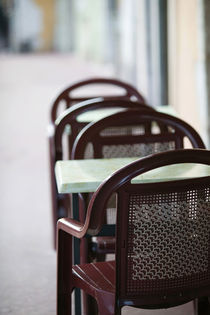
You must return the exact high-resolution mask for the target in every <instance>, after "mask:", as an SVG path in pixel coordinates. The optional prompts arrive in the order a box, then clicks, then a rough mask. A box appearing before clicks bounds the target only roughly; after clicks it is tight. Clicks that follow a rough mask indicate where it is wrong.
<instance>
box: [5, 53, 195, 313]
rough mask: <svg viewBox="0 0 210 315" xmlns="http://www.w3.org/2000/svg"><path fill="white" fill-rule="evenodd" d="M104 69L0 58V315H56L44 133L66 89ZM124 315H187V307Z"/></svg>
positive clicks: (56, 60) (48, 59) (72, 61)
mask: <svg viewBox="0 0 210 315" xmlns="http://www.w3.org/2000/svg"><path fill="white" fill-rule="evenodd" d="M110 73H111V69H110V67H105V68H104V67H101V66H98V65H93V64H91V63H85V62H82V61H80V60H79V59H78V58H75V57H72V56H69V55H62V56H61V55H7V56H6V55H0V107H1V116H0V174H1V181H0V188H1V198H0V211H1V219H0V314H1V315H3V314H12V315H48V314H55V290H56V281H55V277H56V255H55V251H54V250H53V248H52V229H51V213H50V195H49V174H48V146H47V137H46V126H47V123H48V120H49V108H50V104H51V102H52V99H53V98H54V97H55V96H56V94H57V93H58V92H59V91H61V90H62V89H63V88H64V87H66V86H67V85H68V84H70V83H73V82H75V81H77V80H80V79H84V78H88V77H91V76H102V75H109V74H110ZM123 314H131V315H134V314H136V315H137V314H139V315H147V314H148V315H150V314H151V315H152V314H154V315H155V314H156V315H164V314H166V315H175V314H176V315H191V314H193V313H192V304H187V305H185V306H183V307H177V308H174V309H171V310H170V311H169V310H161V311H142V310H133V309H132V310H127V311H125V312H123Z"/></svg>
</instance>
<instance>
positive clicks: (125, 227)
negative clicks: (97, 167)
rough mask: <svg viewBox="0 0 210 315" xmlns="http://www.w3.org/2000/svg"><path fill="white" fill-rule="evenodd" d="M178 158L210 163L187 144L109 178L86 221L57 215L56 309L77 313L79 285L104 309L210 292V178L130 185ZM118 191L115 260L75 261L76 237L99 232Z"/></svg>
mask: <svg viewBox="0 0 210 315" xmlns="http://www.w3.org/2000/svg"><path fill="white" fill-rule="evenodd" d="M180 163H196V164H197V163H199V164H206V165H210V151H207V150H200V149H186V150H185V149H184V150H183V149H182V150H175V151H167V152H162V153H158V154H153V155H150V156H148V157H145V158H142V159H140V160H137V161H135V162H133V163H131V164H129V165H127V166H125V167H123V168H121V169H120V170H118V171H117V172H115V173H114V174H113V175H112V176H110V177H109V178H108V179H106V180H104V182H103V183H102V184H101V185H100V186H99V188H98V189H97V191H96V192H95V193H94V195H93V196H92V198H91V200H90V203H89V205H88V209H87V216H86V220H85V222H84V223H81V222H78V221H75V220H73V219H69V218H64V219H61V220H59V221H58V234H57V235H58V248H57V255H58V260H57V263H58V265H57V314H58V315H67V314H68V315H70V314H71V293H72V291H73V290H74V288H80V289H82V290H84V291H85V292H86V293H87V294H89V295H91V296H92V297H94V298H95V299H96V301H97V305H98V310H99V314H101V315H102V314H103V315H108V314H121V308H122V307H123V306H125V305H128V306H134V307H138V308H145V309H161V308H169V307H173V306H177V305H181V304H184V303H187V302H189V301H193V300H195V299H197V298H201V297H204V298H205V297H208V296H209V295H210V239H209V235H210V176H205V177H198V178H188V179H177V178H176V179H175V180H173V179H170V180H168V181H167V180H165V181H159V182H144V183H143V182H142V183H138V184H134V183H131V180H132V179H133V178H135V177H136V176H137V175H141V174H144V173H146V172H148V171H150V170H154V169H158V168H159V167H162V166H167V165H172V164H180ZM180 167H182V166H181V165H180ZM198 175H199V174H198ZM113 193H116V195H117V222H116V256H115V257H116V258H115V261H108V262H107V261H106V262H96V263H91V264H82V265H73V266H72V247H71V245H72V236H74V237H76V238H80V239H81V238H83V237H84V236H85V235H86V234H89V235H97V234H98V233H99V231H100V230H101V228H102V226H103V218H104V216H105V212H106V209H107V201H108V200H109V199H110V197H111V196H112V194H113ZM200 314H202V315H204V314H206V315H207V314H209V309H208V310H206V311H205V310H203V309H202V313H200Z"/></svg>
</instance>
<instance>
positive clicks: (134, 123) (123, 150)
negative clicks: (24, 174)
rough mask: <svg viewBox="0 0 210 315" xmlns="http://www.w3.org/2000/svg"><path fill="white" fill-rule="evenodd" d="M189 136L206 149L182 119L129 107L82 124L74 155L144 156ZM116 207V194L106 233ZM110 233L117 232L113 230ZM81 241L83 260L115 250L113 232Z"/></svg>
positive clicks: (183, 142) (180, 145)
mask: <svg viewBox="0 0 210 315" xmlns="http://www.w3.org/2000/svg"><path fill="white" fill-rule="evenodd" d="M148 126H150V127H151V128H148ZM186 140H188V142H189V143H188V145H189V146H190V147H192V148H202V149H205V145H204V143H203V141H202V139H201V137H200V136H199V134H198V133H197V132H196V131H195V130H194V129H193V128H192V127H191V126H190V125H189V124H187V123H186V122H184V121H183V120H181V119H178V118H176V117H173V116H170V115H167V114H163V113H159V112H156V111H151V110H150V111H148V110H142V111H136V110H132V111H131V110H126V111H124V112H120V113H116V114H114V115H111V116H109V117H106V118H104V119H101V120H99V121H97V122H93V123H90V124H89V125H87V126H86V127H85V128H83V130H82V131H81V132H80V133H79V134H78V136H77V138H76V139H75V141H74V145H73V149H72V156H71V158H72V159H84V158H114V157H144V156H147V155H149V154H154V153H158V152H162V151H167V150H175V149H183V148H185V146H186ZM90 147H91V149H90ZM90 153H91V155H90ZM87 203H88V201H87ZM115 208H116V203H115V200H114V196H113V198H112V201H111V202H110V203H109V204H108V208H107V218H106V222H107V224H108V225H109V226H107V227H106V225H104V229H103V234H104V230H106V229H107V228H109V230H110V228H111V224H112V225H113V224H115V218H116V211H115ZM85 213H86V210H85V207H80V218H82V221H84V218H85ZM111 231H112V230H111ZM111 233H112V235H114V231H112V232H111ZM81 244H82V246H81V253H80V259H81V261H82V262H88V261H90V260H92V259H93V258H94V257H95V256H96V257H97V255H98V254H99V255H98V256H99V257H97V259H100V257H102V260H103V259H104V257H103V255H105V254H107V253H114V252H115V241H114V238H113V237H111V236H106V237H104V236H100V235H99V236H97V237H95V236H94V237H93V238H92V239H91V238H88V244H87V239H82V240H81Z"/></svg>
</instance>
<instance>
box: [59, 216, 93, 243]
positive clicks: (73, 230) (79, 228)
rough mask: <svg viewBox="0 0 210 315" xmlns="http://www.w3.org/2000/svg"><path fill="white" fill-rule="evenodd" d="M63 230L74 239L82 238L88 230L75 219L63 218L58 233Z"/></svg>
mask: <svg viewBox="0 0 210 315" xmlns="http://www.w3.org/2000/svg"><path fill="white" fill-rule="evenodd" d="M59 230H62V231H64V232H66V233H68V234H71V235H72V236H74V237H77V238H82V237H84V235H85V234H86V231H87V228H86V227H85V224H83V223H80V222H79V221H76V220H74V219H70V218H63V219H60V220H58V223H57V231H58V232H59Z"/></svg>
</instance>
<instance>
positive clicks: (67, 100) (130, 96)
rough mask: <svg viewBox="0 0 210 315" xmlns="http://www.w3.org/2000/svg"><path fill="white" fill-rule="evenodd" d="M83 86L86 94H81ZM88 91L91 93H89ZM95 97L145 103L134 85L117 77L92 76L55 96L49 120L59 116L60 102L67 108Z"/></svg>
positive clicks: (52, 120)
mask: <svg viewBox="0 0 210 315" xmlns="http://www.w3.org/2000/svg"><path fill="white" fill-rule="evenodd" d="M84 88H85V90H86V93H87V91H88V93H87V94H86V95H84V93H83V94H82V90H83V89H84ZM110 90H111V92H110ZM104 91H108V93H105V95H104V96H103V93H104ZM83 92H84V91H83ZM90 92H91V93H93V94H90ZM75 94H77V95H75ZM78 94H79V96H78ZM96 97H102V98H103V99H106V98H112V99H113V100H116V99H126V100H134V101H138V102H140V103H145V100H144V97H143V96H142V95H141V94H140V93H139V92H138V91H137V89H136V88H135V87H133V86H132V85H130V84H128V83H126V82H123V81H120V80H118V79H110V78H92V79H87V80H82V81H79V82H77V83H75V84H73V85H71V86H69V87H68V88H66V89H65V90H64V91H62V92H61V93H60V94H59V95H58V96H57V98H56V99H55V101H54V103H53V105H52V109H51V122H52V123H54V121H55V120H56V118H57V117H58V116H59V110H60V107H61V106H62V103H64V108H65V109H67V108H69V107H70V106H72V105H73V104H75V103H79V102H81V101H85V100H87V99H92V98H96Z"/></svg>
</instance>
